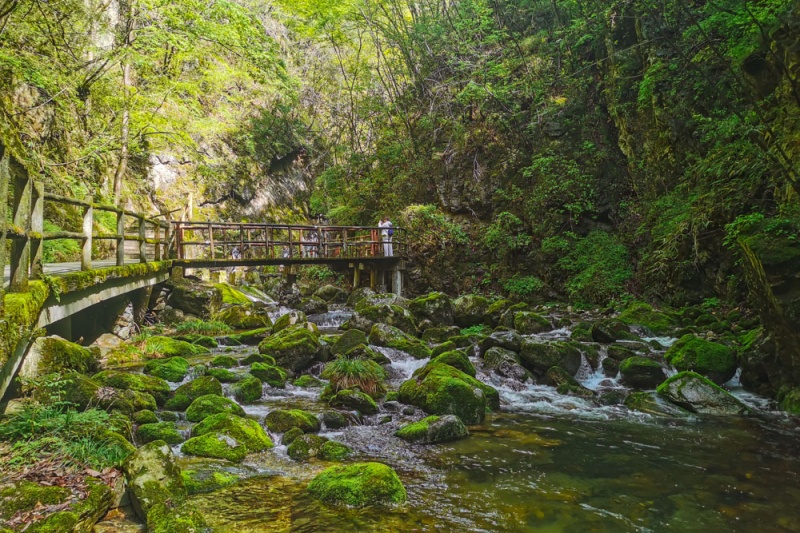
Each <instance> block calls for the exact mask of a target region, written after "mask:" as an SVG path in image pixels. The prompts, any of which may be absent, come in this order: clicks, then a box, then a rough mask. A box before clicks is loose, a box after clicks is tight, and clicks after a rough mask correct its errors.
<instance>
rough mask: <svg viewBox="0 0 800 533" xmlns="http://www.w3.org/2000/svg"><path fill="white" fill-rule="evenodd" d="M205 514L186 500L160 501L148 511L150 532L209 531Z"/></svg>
mask: <svg viewBox="0 0 800 533" xmlns="http://www.w3.org/2000/svg"><path fill="white" fill-rule="evenodd" d="M207 530H208V526H207V524H206V522H205V520H204V519H203V516H202V515H201V514H200V513H199V512H198V511H197V509H195V508H194V506H193V505H189V504H187V503H185V502H175V501H174V500H168V501H165V502H159V503H157V504H156V505H154V506H153V507H151V508H150V511H148V513H147V531H148V533H197V532H198V531H207Z"/></svg>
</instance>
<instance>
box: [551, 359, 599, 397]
mask: <svg viewBox="0 0 800 533" xmlns="http://www.w3.org/2000/svg"><path fill="white" fill-rule="evenodd" d="M543 381H544V383H545V384H546V385H551V386H553V387H555V388H556V391H558V393H559V394H566V395H569V396H577V397H579V398H594V392H592V391H591V390H589V389H587V388H586V387H584V386H583V385H581V384H580V383H578V381H577V380H576V379H575V378H574V377H572V374H570V373H569V372H567V371H566V370H564V369H563V368H561V367H560V366H554V367H552V368H549V369H548V370H547V372H546V373H545V375H544V376H543Z"/></svg>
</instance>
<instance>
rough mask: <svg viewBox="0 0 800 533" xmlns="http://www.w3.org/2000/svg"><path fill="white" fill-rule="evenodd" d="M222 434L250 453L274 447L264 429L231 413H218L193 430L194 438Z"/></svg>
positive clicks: (253, 421)
mask: <svg viewBox="0 0 800 533" xmlns="http://www.w3.org/2000/svg"><path fill="white" fill-rule="evenodd" d="M209 433H221V434H223V435H227V436H229V437H232V438H234V439H236V440H237V441H238V442H239V443H240V444H242V445H244V446H246V447H247V450H248V451H250V452H260V451H263V450H268V449H270V448H272V447H273V446H274V444H273V443H272V440H271V439H270V438H269V436H268V435H267V432H266V431H264V428H263V427H261V425H260V424H259V423H258V422H256V421H255V420H253V419H251V418H244V417H242V416H237V415H234V414H230V413H217V414H215V415H211V416H209V417H207V418H205V419H204V420H203V421H202V422H200V423H199V424H197V425H196V426H194V427H193V428H192V436H193V437H201V436H203V435H207V434H209Z"/></svg>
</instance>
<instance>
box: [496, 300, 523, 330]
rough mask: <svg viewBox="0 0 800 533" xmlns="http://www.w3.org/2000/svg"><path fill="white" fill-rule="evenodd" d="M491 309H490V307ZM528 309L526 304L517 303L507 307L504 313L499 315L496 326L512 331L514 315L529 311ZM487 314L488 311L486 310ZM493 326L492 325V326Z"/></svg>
mask: <svg viewBox="0 0 800 533" xmlns="http://www.w3.org/2000/svg"><path fill="white" fill-rule="evenodd" d="M490 309H491V307H490ZM529 310H530V308H529V306H528V304H526V303H518V304H514V305H511V306H508V307H507V308H506V310H505V311H503V312H502V314H501V315H500V321H499V322H498V324H497V326H502V327H504V328H506V329H514V315H516V314H517V313H518V312H520V311H529ZM487 313H488V309H487ZM492 325H493V326H494V324H492Z"/></svg>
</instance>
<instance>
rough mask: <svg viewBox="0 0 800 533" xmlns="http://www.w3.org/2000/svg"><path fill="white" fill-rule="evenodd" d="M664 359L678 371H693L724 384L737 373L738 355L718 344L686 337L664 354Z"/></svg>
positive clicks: (690, 336)
mask: <svg viewBox="0 0 800 533" xmlns="http://www.w3.org/2000/svg"><path fill="white" fill-rule="evenodd" d="M664 359H666V360H667V362H668V363H670V364H671V365H672V366H674V367H675V368H676V369H678V370H691V371H692V372H697V373H698V374H700V375H702V376H705V377H707V378H708V379H710V380H711V381H713V382H715V383H717V384H722V383H725V382H726V381H728V380H729V379H731V378H732V377H733V375H734V374H735V373H736V353H735V352H734V351H733V350H732V349H730V348H728V347H727V346H724V345H722V344H718V343H716V342H709V341H707V340H704V339H701V338H699V337H695V336H694V335H684V336H683V337H681V338H680V339H679V340H678V341H677V342H676V343H675V344H673V345H672V346H671V347H670V348H669V350H667V352H666V353H665V354H664Z"/></svg>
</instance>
